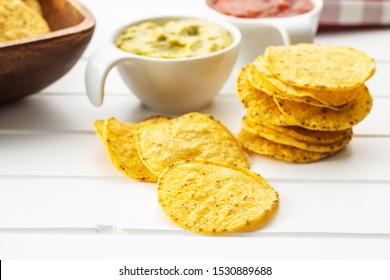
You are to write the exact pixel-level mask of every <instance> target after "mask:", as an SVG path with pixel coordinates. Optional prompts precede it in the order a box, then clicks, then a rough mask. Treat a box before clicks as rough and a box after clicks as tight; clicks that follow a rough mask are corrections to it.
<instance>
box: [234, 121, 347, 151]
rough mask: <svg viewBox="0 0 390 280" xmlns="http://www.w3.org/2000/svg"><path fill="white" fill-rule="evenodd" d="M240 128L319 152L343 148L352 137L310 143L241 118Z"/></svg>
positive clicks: (284, 143)
mask: <svg viewBox="0 0 390 280" xmlns="http://www.w3.org/2000/svg"><path fill="white" fill-rule="evenodd" d="M242 129H243V130H246V131H248V132H250V133H252V134H254V135H258V136H261V137H263V138H265V139H267V140H269V141H272V142H275V143H279V144H283V145H288V146H292V147H295V148H298V149H301V150H305V151H311V152H321V153H324V152H325V153H334V152H337V151H339V150H341V149H343V148H344V147H345V146H346V145H347V144H348V143H349V142H350V141H351V139H352V134H351V135H346V136H345V137H344V138H342V139H340V140H339V141H336V142H333V143H330V144H318V143H310V142H307V141H302V140H299V139H297V138H294V137H292V136H290V135H288V134H283V133H281V132H279V131H277V130H274V129H272V128H271V127H269V126H265V125H259V124H257V125H256V126H253V125H252V124H251V123H250V122H248V121H246V119H243V121H242Z"/></svg>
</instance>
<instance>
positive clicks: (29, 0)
mask: <svg viewBox="0 0 390 280" xmlns="http://www.w3.org/2000/svg"><path fill="white" fill-rule="evenodd" d="M23 2H24V3H25V4H26V5H27V6H29V7H30V8H31V9H32V10H34V11H35V12H36V13H37V14H38V15H41V16H42V14H43V13H42V6H41V3H39V1H38V0H23Z"/></svg>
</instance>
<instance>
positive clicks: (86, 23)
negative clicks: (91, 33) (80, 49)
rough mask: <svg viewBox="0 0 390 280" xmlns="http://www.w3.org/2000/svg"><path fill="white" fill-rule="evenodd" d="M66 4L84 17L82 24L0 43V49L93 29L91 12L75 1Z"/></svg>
mask: <svg viewBox="0 0 390 280" xmlns="http://www.w3.org/2000/svg"><path fill="white" fill-rule="evenodd" d="M67 2H69V3H70V4H71V5H72V6H73V7H74V8H75V9H77V10H78V11H79V12H80V13H81V14H82V15H83V16H84V20H83V21H82V22H80V23H79V24H77V25H75V26H71V27H67V28H63V29H60V30H56V31H52V32H49V33H46V34H41V35H37V36H32V37H28V38H22V39H18V40H12V41H8V42H0V49H1V48H6V47H12V46H19V45H22V44H28V43H34V42H40V41H45V40H50V39H53V38H58V37H63V36H67V35H71V34H75V33H79V32H82V31H86V30H89V29H91V28H94V26H95V24H96V23H95V22H96V21H95V18H94V16H93V14H92V13H91V11H90V10H89V9H87V7H86V6H85V5H83V4H82V3H80V2H78V1H77V0H67Z"/></svg>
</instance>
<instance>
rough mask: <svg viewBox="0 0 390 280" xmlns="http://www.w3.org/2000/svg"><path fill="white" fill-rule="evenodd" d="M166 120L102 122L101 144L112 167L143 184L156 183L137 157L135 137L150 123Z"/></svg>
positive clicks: (108, 120) (154, 178) (109, 120)
mask: <svg viewBox="0 0 390 280" xmlns="http://www.w3.org/2000/svg"><path fill="white" fill-rule="evenodd" d="M164 121H167V119H166V118H153V119H149V120H146V121H144V122H141V123H138V124H136V123H122V122H120V121H118V120H116V119H115V118H112V117H111V118H108V119H107V120H106V121H105V122H104V127H103V142H104V145H105V147H106V149H107V151H108V154H109V156H110V159H111V161H112V163H113V165H114V166H115V167H116V168H117V169H118V170H119V171H121V172H122V173H123V174H125V175H126V176H129V177H131V178H133V179H135V180H138V181H143V182H157V179H158V177H157V176H155V175H154V174H153V173H151V172H150V171H149V169H147V168H146V167H145V165H144V164H143V162H142V161H141V159H140V158H139V156H138V152H137V147H136V142H135V141H136V136H137V134H138V133H139V132H140V131H141V130H142V129H143V128H144V127H147V126H148V125H150V124H151V123H153V124H154V123H162V122H164Z"/></svg>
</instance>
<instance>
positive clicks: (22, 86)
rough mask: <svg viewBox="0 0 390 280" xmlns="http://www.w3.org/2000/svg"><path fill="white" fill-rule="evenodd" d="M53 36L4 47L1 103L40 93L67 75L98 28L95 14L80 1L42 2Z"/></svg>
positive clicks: (0, 49)
mask: <svg viewBox="0 0 390 280" xmlns="http://www.w3.org/2000/svg"><path fill="white" fill-rule="evenodd" d="M40 3H41V6H42V12H43V16H44V18H45V19H46V20H47V22H48V23H49V26H50V28H51V30H52V32H50V33H47V34H43V35H38V36H34V37H30V38H24V39H20V40H14V41H8V42H2V43H0V102H6V101H10V100H14V99H17V98H22V97H25V96H27V95H30V94H33V93H36V92H38V91H40V90H41V89H43V88H45V87H47V86H49V85H50V84H52V83H53V82H55V81H56V80H58V79H59V78H61V77H62V76H63V75H64V74H65V73H67V72H68V71H69V70H70V69H71V68H72V67H73V65H74V64H75V63H76V62H77V60H78V59H79V58H80V56H81V55H82V53H83V52H84V50H85V48H86V47H87V45H88V43H89V41H90V40H91V37H92V35H93V31H94V28H95V19H94V17H93V15H92V13H91V12H90V11H89V10H88V9H87V8H86V7H85V6H83V5H82V4H80V3H79V2H77V1H76V0H40Z"/></svg>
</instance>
